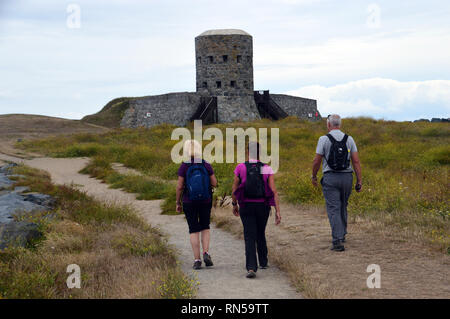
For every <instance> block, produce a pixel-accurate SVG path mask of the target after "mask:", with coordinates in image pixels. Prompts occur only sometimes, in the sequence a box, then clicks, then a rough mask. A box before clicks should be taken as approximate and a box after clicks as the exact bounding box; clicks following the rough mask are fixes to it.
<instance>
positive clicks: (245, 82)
mask: <svg viewBox="0 0 450 319" xmlns="http://www.w3.org/2000/svg"><path fill="white" fill-rule="evenodd" d="M244 88H246V89H248V82H247V81H244Z"/></svg>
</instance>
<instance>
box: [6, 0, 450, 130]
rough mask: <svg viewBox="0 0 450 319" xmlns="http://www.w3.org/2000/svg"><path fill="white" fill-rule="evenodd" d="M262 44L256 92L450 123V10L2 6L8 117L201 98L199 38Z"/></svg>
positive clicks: (46, 0)
mask: <svg viewBox="0 0 450 319" xmlns="http://www.w3.org/2000/svg"><path fill="white" fill-rule="evenodd" d="M222 28H233V29H242V30H245V31H246V32H248V33H250V34H251V35H252V36H253V55H254V58H253V64H254V65H253V67H254V84H255V90H267V89H268V90H270V92H272V93H285V94H292V95H297V96H302V97H306V98H312V99H316V100H317V105H318V109H319V111H320V112H321V113H322V115H327V114H330V113H337V114H341V115H342V116H344V117H356V116H370V117H373V118H376V119H386V120H398V121H403V120H415V119H419V118H432V117H441V118H448V117H450V1H444V0H442V1H437V0H426V1H417V0H397V1H365V0H357V1H356V0H355V1H351V0H340V1H331V0H258V1H246V0H221V1H214V0H161V1H160V0H148V1H145V0H83V1H81V0H80V1H76V0H75V1H74V0H72V1H65V0H40V1H32V0H0V114H5V113H30V114H42V115H49V116H57V117H64V118H71V119H80V118H82V117H83V116H85V115H88V114H92V113H95V112H98V111H99V110H100V109H101V108H102V107H103V106H104V105H105V104H106V103H107V102H108V101H110V100H111V99H113V98H116V97H121V96H145V95H156V94H164V93H169V92H184V91H191V92H192V91H195V58H194V55H195V52H194V49H195V48H194V38H195V37H196V36H197V35H199V34H200V33H202V32H203V31H205V30H210V29H222Z"/></svg>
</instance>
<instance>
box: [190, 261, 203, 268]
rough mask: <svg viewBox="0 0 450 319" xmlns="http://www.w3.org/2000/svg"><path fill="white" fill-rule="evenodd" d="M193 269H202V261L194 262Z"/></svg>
mask: <svg viewBox="0 0 450 319" xmlns="http://www.w3.org/2000/svg"><path fill="white" fill-rule="evenodd" d="M192 268H194V269H200V268H202V261H201V260H196V261H194V266H192Z"/></svg>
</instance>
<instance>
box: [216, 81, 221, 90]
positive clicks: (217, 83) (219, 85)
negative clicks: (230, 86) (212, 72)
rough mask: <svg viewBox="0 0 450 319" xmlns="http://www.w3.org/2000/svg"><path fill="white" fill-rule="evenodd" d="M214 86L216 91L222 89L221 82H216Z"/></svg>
mask: <svg viewBox="0 0 450 319" xmlns="http://www.w3.org/2000/svg"><path fill="white" fill-rule="evenodd" d="M216 86H217V88H218V89H220V88H221V87H222V82H220V81H216Z"/></svg>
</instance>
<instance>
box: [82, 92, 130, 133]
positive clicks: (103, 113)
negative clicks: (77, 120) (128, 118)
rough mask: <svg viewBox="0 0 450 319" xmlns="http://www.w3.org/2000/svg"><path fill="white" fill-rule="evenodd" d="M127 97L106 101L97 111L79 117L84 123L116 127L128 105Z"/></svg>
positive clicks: (118, 125)
mask: <svg viewBox="0 0 450 319" xmlns="http://www.w3.org/2000/svg"><path fill="white" fill-rule="evenodd" d="M130 99H133V98H129V97H120V98H117V99H114V100H111V101H110V102H108V103H107V104H106V105H105V106H104V107H103V108H102V109H101V110H100V111H99V112H97V113H95V114H92V115H87V116H85V117H83V118H82V119H81V121H83V122H86V123H91V124H95V125H100V126H105V127H110V128H116V127H120V121H121V120H122V117H123V115H124V113H125V111H126V110H127V108H128V106H129V101H130Z"/></svg>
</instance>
